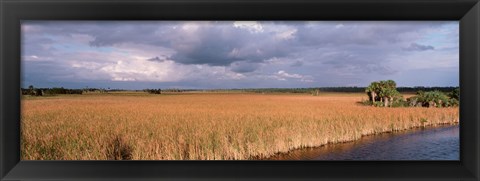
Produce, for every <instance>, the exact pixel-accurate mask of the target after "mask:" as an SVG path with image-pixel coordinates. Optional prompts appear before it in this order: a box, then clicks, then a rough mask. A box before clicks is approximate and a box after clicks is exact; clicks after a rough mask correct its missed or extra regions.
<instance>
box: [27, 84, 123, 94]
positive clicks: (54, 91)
mask: <svg viewBox="0 0 480 181" xmlns="http://www.w3.org/2000/svg"><path fill="white" fill-rule="evenodd" d="M20 91H21V93H22V95H30V96H45V95H58V94H84V93H89V92H95V93H107V92H108V91H107V90H106V89H97V88H86V89H66V88H63V87H53V88H35V87H33V86H29V87H28V88H26V89H25V88H21V89H20ZM109 91H120V90H109Z"/></svg>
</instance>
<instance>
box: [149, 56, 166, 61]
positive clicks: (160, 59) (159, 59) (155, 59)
mask: <svg viewBox="0 0 480 181" xmlns="http://www.w3.org/2000/svg"><path fill="white" fill-rule="evenodd" d="M147 61H152V62H163V61H165V58H164V57H162V58H159V57H152V58H149V59H147Z"/></svg>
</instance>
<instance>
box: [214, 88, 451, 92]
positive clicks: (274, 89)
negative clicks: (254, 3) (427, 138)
mask: <svg viewBox="0 0 480 181" xmlns="http://www.w3.org/2000/svg"><path fill="white" fill-rule="evenodd" d="M365 88H366V87H313V88H258V89H253V88H252V89H213V90H208V91H210V92H223V91H226V92H228V91H235V92H254V93H313V92H345V93H363V92H365ZM456 88H458V87H397V90H398V91H399V92H403V93H405V92H412V93H415V92H418V91H424V92H426V91H435V90H438V91H441V92H451V91H453V90H455V89H456Z"/></svg>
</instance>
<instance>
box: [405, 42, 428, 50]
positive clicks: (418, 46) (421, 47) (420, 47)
mask: <svg viewBox="0 0 480 181" xmlns="http://www.w3.org/2000/svg"><path fill="white" fill-rule="evenodd" d="M433 49H435V47H433V46H431V45H421V44H417V43H412V44H410V45H409V46H408V47H406V48H403V50H405V51H427V50H433Z"/></svg>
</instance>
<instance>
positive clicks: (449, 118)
mask: <svg viewBox="0 0 480 181" xmlns="http://www.w3.org/2000/svg"><path fill="white" fill-rule="evenodd" d="M366 98H367V97H366V95H364V94H335V93H333V94H321V95H320V96H310V95H302V94H252V93H218V94H215V93H206V94H203V93H198V92H197V93H187V94H182V93H177V94H161V95H150V94H145V93H128V94H121V93H114V94H107V95H105V94H103V95H75V96H54V97H40V98H24V99H23V101H22V117H21V124H22V125H21V126H22V139H21V141H22V143H21V146H22V155H21V157H22V159H23V160H108V159H134V160H165V159H166V160H178V159H182V160H183V159H194V160H224V159H253V158H261V157H268V156H271V155H274V154H275V153H278V152H287V151H289V150H292V149H296V148H302V147H314V146H320V145H323V144H326V143H336V142H344V141H351V140H355V139H359V138H360V137H361V136H362V135H368V134H375V133H382V132H390V131H399V130H405V129H409V128H412V127H419V126H426V125H436V124H445V123H447V124H448V123H456V122H458V118H459V115H458V114H459V109H458V108H422V107H408V108H382V107H369V106H362V105H360V104H358V103H357V102H358V101H361V100H362V99H366Z"/></svg>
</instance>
